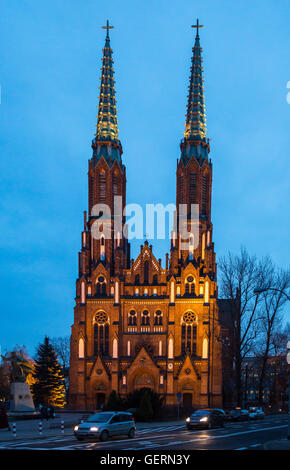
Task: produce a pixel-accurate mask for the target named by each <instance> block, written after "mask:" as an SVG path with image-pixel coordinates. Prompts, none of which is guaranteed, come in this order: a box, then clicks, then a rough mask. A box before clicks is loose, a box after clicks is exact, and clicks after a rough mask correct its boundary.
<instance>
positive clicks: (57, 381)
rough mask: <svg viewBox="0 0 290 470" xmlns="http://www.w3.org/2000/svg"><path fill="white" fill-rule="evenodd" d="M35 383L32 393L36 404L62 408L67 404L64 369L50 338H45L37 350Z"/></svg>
mask: <svg viewBox="0 0 290 470" xmlns="http://www.w3.org/2000/svg"><path fill="white" fill-rule="evenodd" d="M34 379H35V383H34V384H33V385H32V393H33V398H34V402H35V403H36V404H40V403H41V404H43V405H52V406H57V407H60V408H62V407H63V406H64V405H65V381H64V376H63V370H62V367H61V365H60V364H59V362H58V359H57V355H56V353H55V350H54V349H53V346H52V344H51V343H50V341H49V338H48V337H47V336H46V337H45V338H44V343H43V344H40V345H39V347H38V350H37V357H36V360H35V370H34Z"/></svg>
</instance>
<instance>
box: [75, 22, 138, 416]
mask: <svg viewBox="0 0 290 470" xmlns="http://www.w3.org/2000/svg"><path fill="white" fill-rule="evenodd" d="M105 29H106V30H107V34H106V39H105V46H104V48H103V58H102V67H101V85H100V96H99V106H98V119H97V126H96V127H97V129H96V134H95V137H94V139H93V141H92V150H93V154H92V158H91V159H90V160H89V169H88V188H89V200H88V215H87V212H86V211H85V212H84V227H83V232H82V237H81V251H80V252H79V275H78V279H77V281H76V298H75V302H76V305H75V309H74V324H73V326H72V334H71V359H70V387H69V403H70V407H71V408H75V409H87V408H95V407H97V406H100V405H102V403H103V402H104V401H105V398H106V394H105V393H104V391H105V390H108V385H109V382H111V383H112V384H114V381H115V380H116V381H117V380H118V370H117V363H116V367H114V359H115V358H117V357H118V351H116V347H117V346H116V345H117V344H118V342H117V341H118V325H119V314H120V305H119V297H120V293H119V289H120V279H121V278H122V273H123V270H124V269H126V268H128V267H129V264H130V245H129V243H128V240H127V238H123V236H122V234H123V229H124V224H125V218H124V217H123V213H124V207H125V205H126V168H125V165H123V162H122V153H123V151H122V145H121V142H120V140H119V131H118V121H117V109H116V91H115V80H114V68H113V63H114V62H113V57H112V54H113V51H112V49H111V45H110V37H109V29H111V27H110V26H109V22H108V21H107V26H106V27H105ZM104 304H106V305H104ZM104 306H105V311H104V310H103V309H104ZM96 357H98V360H97V361H96ZM108 361H109V364H108V365H109V369H108V367H107V366H106V362H108ZM93 369H94V370H93ZM95 369H96V370H95ZM92 375H93V376H94V377H96V378H97V379H96V383H94V384H92V380H91V377H92ZM116 389H117V387H116Z"/></svg>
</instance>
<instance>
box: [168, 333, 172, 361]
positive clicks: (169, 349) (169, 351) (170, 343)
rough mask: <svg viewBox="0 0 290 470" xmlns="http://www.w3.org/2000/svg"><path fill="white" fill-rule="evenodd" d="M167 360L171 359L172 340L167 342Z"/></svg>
mask: <svg viewBox="0 0 290 470" xmlns="http://www.w3.org/2000/svg"><path fill="white" fill-rule="evenodd" d="M168 359H173V339H172V338H169V341H168Z"/></svg>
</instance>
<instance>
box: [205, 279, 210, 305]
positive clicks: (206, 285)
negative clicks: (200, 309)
mask: <svg viewBox="0 0 290 470" xmlns="http://www.w3.org/2000/svg"><path fill="white" fill-rule="evenodd" d="M204 302H205V303H206V304H208V303H209V282H208V281H206V282H205V287H204Z"/></svg>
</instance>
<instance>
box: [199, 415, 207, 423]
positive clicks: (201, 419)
mask: <svg viewBox="0 0 290 470" xmlns="http://www.w3.org/2000/svg"><path fill="white" fill-rule="evenodd" d="M207 420H208V418H207V416H204V418H200V420H199V421H201V422H204V421H207Z"/></svg>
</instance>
